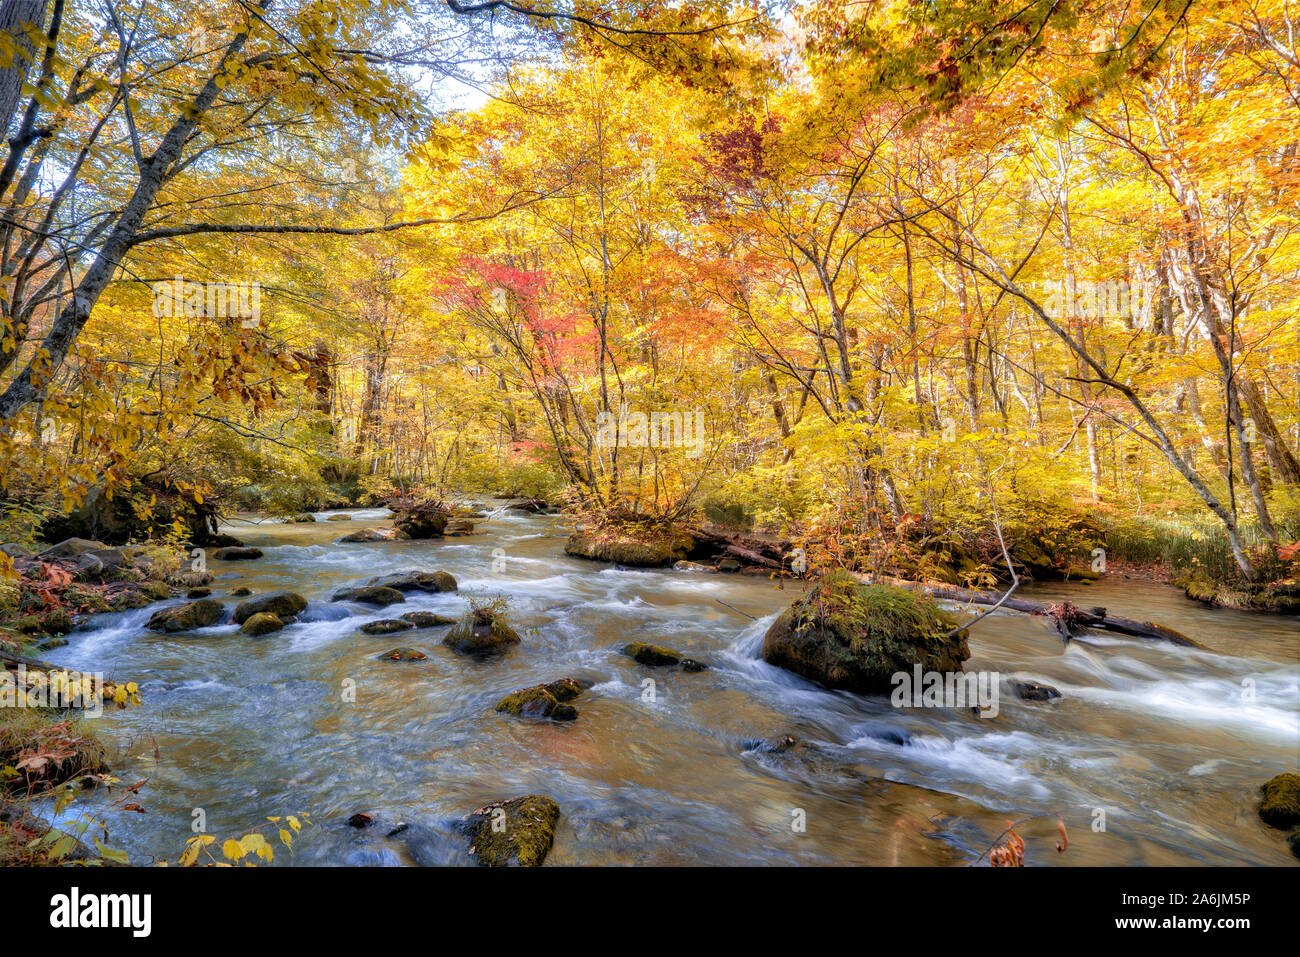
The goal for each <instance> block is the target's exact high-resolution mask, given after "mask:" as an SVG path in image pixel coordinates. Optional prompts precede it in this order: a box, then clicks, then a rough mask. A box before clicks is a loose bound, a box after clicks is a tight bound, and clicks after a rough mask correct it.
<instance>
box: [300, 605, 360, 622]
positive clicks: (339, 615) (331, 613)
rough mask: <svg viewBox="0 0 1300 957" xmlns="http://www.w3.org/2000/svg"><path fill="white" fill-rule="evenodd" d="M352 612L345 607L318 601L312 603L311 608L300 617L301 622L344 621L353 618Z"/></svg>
mask: <svg viewBox="0 0 1300 957" xmlns="http://www.w3.org/2000/svg"><path fill="white" fill-rule="evenodd" d="M351 617H352V612H350V611H348V609H347V608H345V607H344V606H343V605H331V604H330V603H329V602H324V601H317V602H312V604H311V605H310V607H308V609H307V610H306V611H304V612H303V613H302V614H301V615H299V616H298V620H299V621H301V622H304V623H306V622H312V621H342V620H343V619H344V618H351Z"/></svg>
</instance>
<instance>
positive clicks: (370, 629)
mask: <svg viewBox="0 0 1300 957" xmlns="http://www.w3.org/2000/svg"><path fill="white" fill-rule="evenodd" d="M414 627H415V626H414V625H412V624H411V623H410V622H409V621H402V620H401V619H400V618H381V619H379V620H378V621H368V622H366V623H365V624H364V625H362V626H361V630H362V631H363V632H364V633H366V634H367V635H391V634H393V633H394V632H397V631H407V630H408V629H411V628H414Z"/></svg>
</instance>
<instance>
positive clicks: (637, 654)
mask: <svg viewBox="0 0 1300 957" xmlns="http://www.w3.org/2000/svg"><path fill="white" fill-rule="evenodd" d="M623 654H625V655H627V656H628V657H629V658H632V659H634V660H635V661H636V662H637V663H638V664H642V665H649V666H650V667H652V668H671V667H675V666H677V665H680V666H681V668H682V670H683V671H704V670H705V669H706V668H708V665H706V664H704V663H702V662H699V661H696V660H695V659H693V658H687V657H686V656H685V655H683V654H682V653H681V652H680V651H677V650H675V649H673V648H667V647H665V646H663V645H651V644H648V643H647V642H644V641H634V642H632V643H631V644H629V645H624V646H623Z"/></svg>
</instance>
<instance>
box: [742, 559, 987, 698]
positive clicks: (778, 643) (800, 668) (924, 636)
mask: <svg viewBox="0 0 1300 957" xmlns="http://www.w3.org/2000/svg"><path fill="white" fill-rule="evenodd" d="M966 639H967V635H966V631H965V629H961V630H958V628H957V621H956V619H955V618H953V616H952V615H950V614H949V613H948V612H946V611H944V610H943V609H941V608H939V606H938V605H937V604H935V602H934V600H933V599H932V598H930V597H929V596H927V595H924V594H919V593H917V592H912V591H908V590H907V589H903V588H895V587H893V586H890V585H862V584H860V583H858V582H857V581H856V580H855V579H853V578H852V576H849V575H847V574H844V573H832V574H831V575H828V576H827V578H826V580H825V582H824V584H823V587H822V588H821V589H815V590H814V591H812V592H810V593H809V594H808V595H806V596H805V597H803V598H801V599H799V600H798V601H796V602H795V603H794V604H793V605H791V606H790V607H789V608H788V609H787V610H786V611H785V612H784V613H783V614H782V615H781V616H780V617H779V618H778V619H777V620H776V621H775V622H773V623H772V626H771V628H769V629H768V632H767V635H766V636H765V637H764V639H763V660H764V661H766V662H767V663H768V664H770V665H776V666H777V667H778V668H784V669H786V670H787V671H793V672H794V673H795V674H798V675H802V676H803V677H805V678H808V679H810V680H813V681H817V682H819V683H821V684H823V685H825V686H826V687H828V688H840V689H843V690H845V691H852V692H855V693H857V694H888V693H889V692H890V691H891V690H892V687H893V682H892V680H891V679H892V676H893V675H895V674H896V673H898V672H910V671H911V670H912V669H913V668H914V666H916V665H920V666H921V668H922V669H923V670H924V671H936V672H940V673H947V672H959V671H961V670H962V662H964V661H965V660H966V659H967V658H969V657H970V648H969V646H968V645H967V643H966Z"/></svg>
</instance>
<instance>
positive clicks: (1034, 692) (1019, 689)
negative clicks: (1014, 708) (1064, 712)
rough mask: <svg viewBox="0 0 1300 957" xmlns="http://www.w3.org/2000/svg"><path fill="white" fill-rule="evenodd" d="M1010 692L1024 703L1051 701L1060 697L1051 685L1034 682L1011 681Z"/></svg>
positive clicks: (1059, 693)
mask: <svg viewBox="0 0 1300 957" xmlns="http://www.w3.org/2000/svg"><path fill="white" fill-rule="evenodd" d="M1011 690H1012V691H1014V692H1015V693H1016V694H1017V695H1018V696H1019V697H1020V698H1022V699H1024V700H1025V701H1051V700H1052V699H1053V698H1059V697H1061V692H1059V691H1057V690H1056V689H1055V688H1053V687H1052V686H1051V685H1043V684H1038V683H1037V682H1036V681H1012V682H1011Z"/></svg>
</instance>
